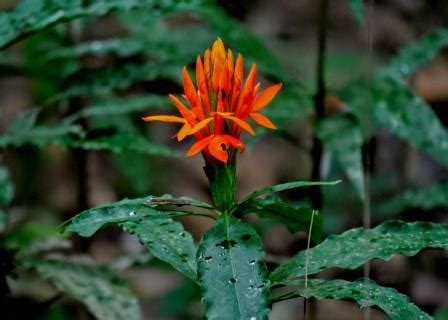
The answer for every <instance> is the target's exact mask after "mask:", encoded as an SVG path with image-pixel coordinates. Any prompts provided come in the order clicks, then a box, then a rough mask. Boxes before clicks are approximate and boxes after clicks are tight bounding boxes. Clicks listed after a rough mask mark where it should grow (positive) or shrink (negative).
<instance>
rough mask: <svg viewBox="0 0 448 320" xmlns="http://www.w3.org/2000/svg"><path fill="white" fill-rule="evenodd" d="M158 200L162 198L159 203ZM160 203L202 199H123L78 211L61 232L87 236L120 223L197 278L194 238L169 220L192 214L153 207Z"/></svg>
mask: <svg viewBox="0 0 448 320" xmlns="http://www.w3.org/2000/svg"><path fill="white" fill-rule="evenodd" d="M160 199H165V201H164V202H161V200H160ZM162 204H168V205H169V204H173V205H193V206H194V205H195V204H199V205H202V202H200V201H197V200H194V199H190V198H173V197H172V196H169V195H167V196H165V198H164V197H160V198H159V197H153V196H149V197H146V198H138V199H124V200H121V201H118V202H115V203H112V204H108V205H104V206H99V207H96V208H93V209H89V210H86V211H83V212H81V213H80V214H78V215H77V216H75V217H73V218H72V219H71V220H69V221H68V222H66V225H65V226H64V227H63V231H64V232H75V233H77V234H79V235H80V236H83V237H90V236H92V235H93V234H94V233H95V232H96V231H98V230H99V229H100V228H101V227H103V226H106V225H111V224H120V225H121V226H122V227H123V228H124V229H125V230H126V231H128V232H129V233H131V234H135V235H136V236H137V237H138V238H139V239H140V241H141V242H142V243H143V244H144V245H145V246H146V247H147V248H148V249H149V251H150V252H151V253H152V254H153V255H154V256H155V257H157V258H158V259H160V260H162V261H165V262H167V263H169V264H170V265H172V266H173V267H174V268H176V269H177V270H179V271H180V272H182V273H183V274H185V275H186V276H187V277H189V278H190V279H192V280H196V260H195V255H196V248H195V245H194V242H193V239H192V238H191V235H190V234H189V233H187V232H186V231H185V230H184V229H183V227H182V225H181V224H180V223H178V222H175V221H173V220H172V219H171V217H176V216H183V215H189V214H193V213H191V212H186V211H162V210H158V209H156V208H155V206H159V205H162Z"/></svg>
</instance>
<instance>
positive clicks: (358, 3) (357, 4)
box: [350, 0, 364, 24]
mask: <svg viewBox="0 0 448 320" xmlns="http://www.w3.org/2000/svg"><path fill="white" fill-rule="evenodd" d="M350 7H351V8H352V12H353V14H354V16H355V17H356V20H358V22H359V23H361V24H362V23H364V14H363V12H362V11H363V8H364V0H350Z"/></svg>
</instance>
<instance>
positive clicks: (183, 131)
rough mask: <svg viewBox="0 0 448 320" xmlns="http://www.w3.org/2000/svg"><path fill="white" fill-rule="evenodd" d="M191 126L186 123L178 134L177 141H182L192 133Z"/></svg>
mask: <svg viewBox="0 0 448 320" xmlns="http://www.w3.org/2000/svg"><path fill="white" fill-rule="evenodd" d="M190 131H191V126H190V125H189V124H188V123H185V124H184V125H183V126H182V128H180V130H179V132H178V133H177V134H176V136H177V141H182V140H184V139H185V137H186V136H187V135H188V134H189V133H190Z"/></svg>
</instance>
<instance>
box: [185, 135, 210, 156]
mask: <svg viewBox="0 0 448 320" xmlns="http://www.w3.org/2000/svg"><path fill="white" fill-rule="evenodd" d="M213 137H214V136H208V137H206V138H203V139H201V140H199V141H198V142H196V143H194V144H193V145H192V146H191V148H190V149H189V150H188V151H187V156H189V157H192V156H194V155H195V154H197V153H199V152H201V151H202V150H204V148H205V147H207V146H208V144H209V143H210V141H212V139H213Z"/></svg>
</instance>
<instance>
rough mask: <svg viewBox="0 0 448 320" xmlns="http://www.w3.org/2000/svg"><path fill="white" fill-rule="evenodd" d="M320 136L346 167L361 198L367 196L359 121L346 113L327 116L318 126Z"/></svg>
mask: <svg viewBox="0 0 448 320" xmlns="http://www.w3.org/2000/svg"><path fill="white" fill-rule="evenodd" d="M316 132H317V135H318V137H319V138H320V139H321V140H322V142H323V143H324V145H325V149H326V150H328V151H330V152H331V153H332V154H333V155H334V157H335V158H336V160H337V161H338V162H339V163H340V165H341V166H342V168H343V169H344V171H345V173H346V175H347V177H348V178H349V179H350V182H351V183H352V184H353V186H354V187H355V189H356V191H357V192H358V195H359V197H360V199H361V200H364V199H365V197H366V194H365V185H364V171H363V165H362V154H361V151H362V144H363V136H362V132H361V130H360V128H359V125H358V123H357V122H356V120H355V119H353V118H352V117H348V116H346V115H342V116H335V117H331V118H326V119H324V120H322V121H320V122H319V123H318V124H317V126H316Z"/></svg>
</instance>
